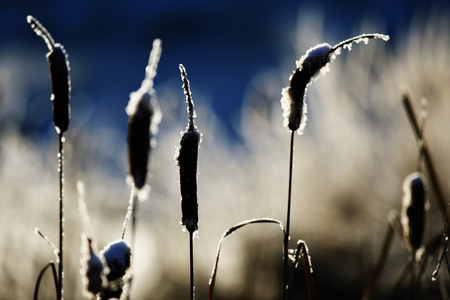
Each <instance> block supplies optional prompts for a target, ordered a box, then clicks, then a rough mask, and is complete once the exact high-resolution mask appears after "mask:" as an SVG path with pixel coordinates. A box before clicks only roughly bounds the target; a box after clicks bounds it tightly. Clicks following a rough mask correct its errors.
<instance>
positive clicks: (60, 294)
mask: <svg viewBox="0 0 450 300" xmlns="http://www.w3.org/2000/svg"><path fill="white" fill-rule="evenodd" d="M63 144H64V134H63V132H60V133H59V152H58V172H59V253H58V254H59V264H58V299H60V300H62V299H64V263H63V262H64V261H63V245H64V206H63V192H64V170H63V166H64V157H63V155H64V149H63Z"/></svg>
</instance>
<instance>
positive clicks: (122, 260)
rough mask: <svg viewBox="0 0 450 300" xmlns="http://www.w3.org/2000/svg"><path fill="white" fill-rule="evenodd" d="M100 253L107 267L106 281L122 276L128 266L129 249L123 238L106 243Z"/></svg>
mask: <svg viewBox="0 0 450 300" xmlns="http://www.w3.org/2000/svg"><path fill="white" fill-rule="evenodd" d="M101 255H102V256H103V258H104V259H105V261H106V264H107V265H108V268H109V272H108V274H107V279H108V281H114V280H117V279H119V278H122V277H123V276H124V275H125V273H126V271H127V270H128V268H129V267H130V260H131V249H130V247H128V245H127V244H126V243H125V242H124V241H123V240H120V241H116V242H112V243H110V244H108V245H107V246H106V247H105V248H104V249H103V250H102V252H101Z"/></svg>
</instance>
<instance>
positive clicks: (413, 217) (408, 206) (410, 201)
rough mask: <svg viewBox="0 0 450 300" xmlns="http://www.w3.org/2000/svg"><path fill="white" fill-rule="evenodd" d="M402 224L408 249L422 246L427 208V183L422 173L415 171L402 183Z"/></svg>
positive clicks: (413, 249) (411, 249)
mask: <svg viewBox="0 0 450 300" xmlns="http://www.w3.org/2000/svg"><path fill="white" fill-rule="evenodd" d="M403 193H404V196H403V207H402V225H403V234H404V239H405V244H406V247H407V248H408V250H410V251H415V250H417V249H419V248H420V247H421V246H422V239H423V233H424V230H425V215H426V210H427V209H428V200H427V183H426V180H425V177H424V176H423V174H421V173H419V172H415V173H412V174H410V175H409V176H407V177H406V179H405V181H404V183H403Z"/></svg>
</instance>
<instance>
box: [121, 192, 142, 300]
mask: <svg viewBox="0 0 450 300" xmlns="http://www.w3.org/2000/svg"><path fill="white" fill-rule="evenodd" d="M131 199H132V200H131ZM130 201H132V208H131V236H130V248H131V249H133V251H135V242H136V223H137V219H138V213H139V201H138V197H137V193H136V190H135V188H134V186H133V188H132V189H131V195H130ZM123 234H125V231H124V232H123ZM122 239H123V238H122ZM133 262H134V260H133V261H132V262H131V266H130V269H131V270H130V276H129V279H128V293H127V300H130V294H131V286H132V283H133Z"/></svg>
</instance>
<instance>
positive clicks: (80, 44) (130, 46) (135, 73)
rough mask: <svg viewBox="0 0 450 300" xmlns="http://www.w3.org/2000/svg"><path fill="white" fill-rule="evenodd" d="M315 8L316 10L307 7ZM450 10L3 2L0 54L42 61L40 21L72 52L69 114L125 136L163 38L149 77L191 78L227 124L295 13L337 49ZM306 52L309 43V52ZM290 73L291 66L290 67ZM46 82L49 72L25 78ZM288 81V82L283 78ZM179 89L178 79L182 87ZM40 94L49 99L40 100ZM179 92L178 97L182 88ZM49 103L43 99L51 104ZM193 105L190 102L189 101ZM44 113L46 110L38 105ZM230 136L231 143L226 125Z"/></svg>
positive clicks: (382, 5) (344, 1)
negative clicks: (132, 101) (377, 26)
mask: <svg viewBox="0 0 450 300" xmlns="http://www.w3.org/2000/svg"><path fill="white" fill-rule="evenodd" d="M313 3H314V4H313ZM448 3H449V2H448V1H446V0H443V1H408V0H398V1H395V0H374V1H361V0H340V1H314V2H313V1H275V0H258V1H255V0H251V1H242V0H239V1H234V0H227V1H225V0H224V1H206V0H199V1H188V0H177V1H103V0H102V1H97V0H79V1H60V0H58V1H57V0H55V1H6V2H5V1H3V2H1V4H0V8H1V9H0V39H1V42H0V54H1V55H6V54H5V53H11V52H12V53H14V52H15V51H16V50H17V49H20V50H22V52H21V51H16V52H17V53H21V55H23V51H25V53H27V54H29V55H32V57H33V59H40V60H42V63H43V64H44V63H46V62H45V58H44V54H45V53H46V52H47V49H46V47H45V44H44V42H43V41H42V39H41V38H38V37H37V36H36V35H35V34H34V32H33V31H32V30H31V29H30V26H29V25H28V24H27V22H26V16H27V15H28V14H31V15H33V16H34V17H36V18H37V19H38V20H39V21H40V22H41V23H42V24H43V25H44V26H45V27H46V28H47V29H48V30H49V31H50V33H51V34H52V35H53V37H54V39H55V40H56V41H57V42H60V43H61V44H63V45H64V46H65V48H66V50H67V52H68V53H69V58H70V63H71V68H72V71H71V76H72V86H73V92H72V110H73V116H74V115H77V114H83V112H84V110H86V111H87V110H88V108H89V111H90V112H91V113H92V111H93V112H94V113H95V114H94V115H95V118H91V119H90V122H91V123H92V124H91V125H93V126H95V125H105V124H109V125H110V126H115V127H117V128H125V124H126V115H125V113H124V107H125V106H126V104H127V102H128V95H129V93H130V92H131V91H134V90H136V89H137V88H138V87H139V86H140V83H141V81H142V79H143V76H144V68H145V66H146V63H147V59H148V54H149V51H150V50H151V46H152V41H153V39H155V38H160V39H162V42H163V54H162V58H161V61H160V64H159V67H158V75H157V77H156V79H155V84H156V87H158V84H159V83H164V82H168V81H170V80H179V78H180V77H179V71H178V64H180V63H183V64H184V65H185V67H186V68H187V71H188V76H189V79H190V81H191V84H192V88H193V91H195V90H198V91H202V93H204V94H205V95H207V96H208V100H209V101H210V102H211V106H212V108H213V109H214V111H215V112H216V113H217V114H218V115H219V116H220V117H221V118H222V120H223V121H224V122H225V124H227V123H228V122H230V120H231V117H232V116H234V115H236V114H237V113H239V109H240V105H241V102H242V99H243V94H244V91H245V88H246V86H247V84H248V83H249V81H250V80H251V78H252V76H253V75H254V74H256V73H257V72H258V71H260V70H262V69H264V68H270V67H274V68H278V67H279V66H280V61H281V56H282V55H283V54H284V53H288V52H289V51H291V52H292V49H291V48H292V45H291V44H290V41H291V40H292V38H293V37H294V33H295V26H296V23H297V17H298V14H299V11H301V10H304V11H306V10H309V9H315V10H317V11H320V12H321V13H322V14H323V16H324V24H323V25H324V30H325V31H326V32H327V33H328V34H331V35H332V36H335V37H336V39H335V41H329V42H330V43H332V42H336V41H339V40H343V39H346V38H348V37H350V36H351V35H352V33H353V32H354V29H355V27H356V26H358V25H359V24H361V22H362V21H363V20H364V18H366V17H370V18H373V19H376V20H379V21H380V22H383V23H384V25H385V28H386V31H385V32H383V33H386V34H389V35H390V36H391V41H392V43H390V44H392V45H395V39H396V37H397V35H399V34H406V32H407V28H408V26H409V24H410V20H411V18H412V17H413V16H417V15H422V16H427V15H428V13H429V11H430V9H435V10H437V11H439V10H441V11H442V10H448V8H449V6H450V5H449V4H448ZM309 46H310V45H305V49H307V48H308V47H309ZM293 66H294V62H293ZM30 72H35V73H36V76H48V71H47V69H38V70H31V69H30ZM288 75H289V74H287V75H286V76H288ZM179 85H180V87H181V81H180V84H179ZM49 88H50V81H48V86H45V87H31V88H30V90H29V91H28V93H26V94H25V97H28V99H25V103H27V104H30V102H32V101H33V100H32V99H33V97H49V96H50V95H49V94H48V90H49ZM43 91H45V93H47V94H43V93H44V92H43ZM179 92H180V93H182V91H181V88H180V91H179ZM47 99H48V98H47ZM194 99H195V98H194ZM42 109H48V107H42ZM36 110H37V108H36V105H35V106H33V111H30V110H29V111H25V112H24V114H25V117H24V118H22V121H21V122H22V124H21V125H20V126H21V130H22V131H23V133H30V132H34V131H36V130H40V131H42V130H45V129H44V128H47V127H51V126H49V125H51V119H50V118H51V115H50V114H48V115H49V118H48V119H47V120H46V122H43V123H40V124H36V123H33V122H31V121H30V119H33V118H27V117H26V116H27V115H30V114H40V113H41V112H39V111H36ZM229 132H230V133H231V135H232V136H233V135H236V133H235V132H233V130H232V128H231V127H230V131H229Z"/></svg>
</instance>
